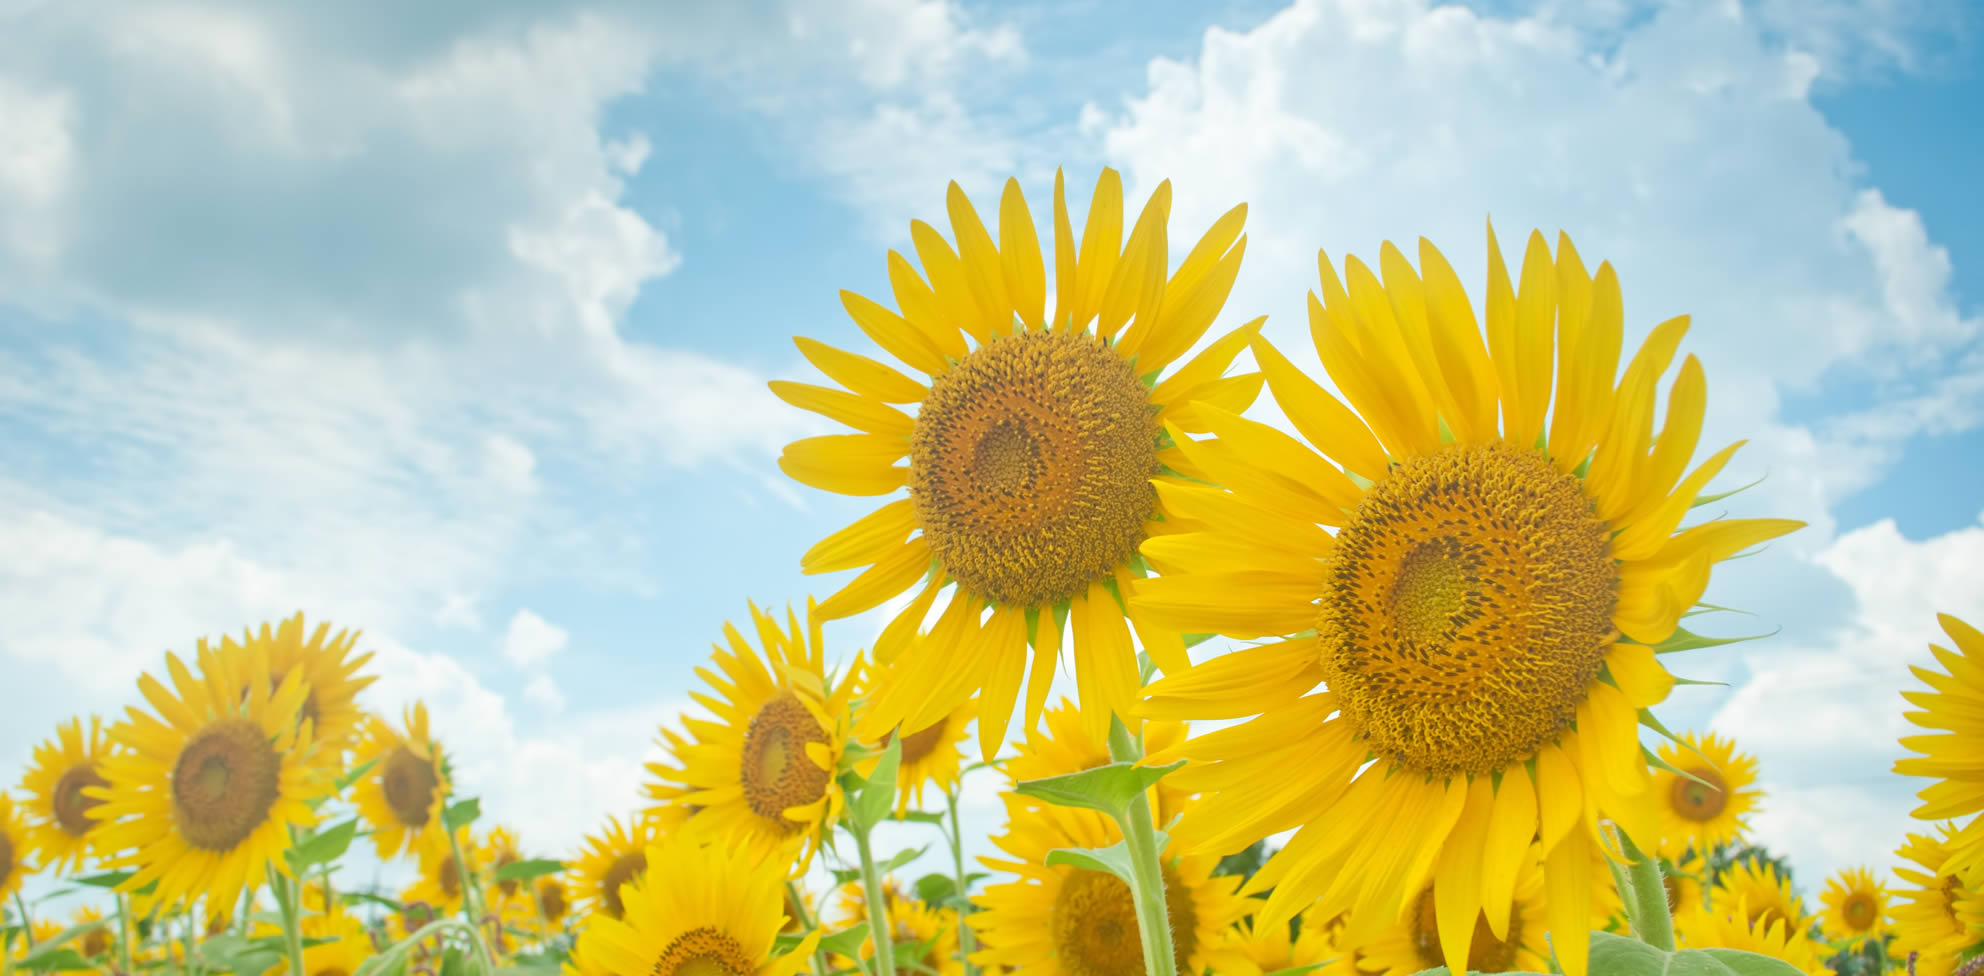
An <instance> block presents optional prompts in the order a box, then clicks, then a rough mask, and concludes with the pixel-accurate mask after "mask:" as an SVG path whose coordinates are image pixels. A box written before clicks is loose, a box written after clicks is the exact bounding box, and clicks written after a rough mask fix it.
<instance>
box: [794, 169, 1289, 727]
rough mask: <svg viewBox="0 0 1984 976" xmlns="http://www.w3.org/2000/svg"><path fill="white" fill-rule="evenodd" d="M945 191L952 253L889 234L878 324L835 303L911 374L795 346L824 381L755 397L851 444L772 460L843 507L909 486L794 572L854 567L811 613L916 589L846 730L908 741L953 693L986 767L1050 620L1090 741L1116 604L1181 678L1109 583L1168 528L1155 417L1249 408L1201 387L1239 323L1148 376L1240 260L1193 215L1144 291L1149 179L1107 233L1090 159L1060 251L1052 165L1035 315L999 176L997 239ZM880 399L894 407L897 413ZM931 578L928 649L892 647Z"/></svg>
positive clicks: (1049, 647)
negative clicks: (906, 248)
mask: <svg viewBox="0 0 1984 976" xmlns="http://www.w3.org/2000/svg"><path fill="white" fill-rule="evenodd" d="M946 199H947V209H948V211H949V214H950V219H951V227H952V230H953V232H954V236H955V238H956V241H957V247H956V249H955V250H954V249H953V248H952V245H951V243H950V242H947V241H946V240H945V239H944V236H943V234H941V233H940V232H939V231H937V230H935V229H934V228H932V227H930V226H929V225H928V224H925V223H923V222H922V221H915V222H912V223H911V224H910V231H911V235H910V236H911V237H912V238H913V239H914V241H915V244H916V253H917V256H918V258H919V259H920V260H921V262H922V265H923V273H922V274H921V275H919V274H918V273H917V271H916V269H915V268H913V267H911V266H910V263H909V262H908V261H907V260H905V259H904V258H903V257H902V256H901V255H899V254H896V253H895V252H890V254H889V262H888V263H889V282H890V285H891V286H892V287H893V289H894V293H895V299H896V304H897V306H898V308H899V309H900V312H899V313H898V312H897V311H892V310H890V309H888V308H884V307H883V306H881V305H879V304H876V303H875V302H872V301H869V300H868V299H866V298H863V297H861V296H859V295H855V294H853V293H852V292H845V291H844V292H842V293H841V303H842V304H843V305H844V306H845V307H846V309H847V312H848V314H849V315H850V316H851V317H852V318H853V319H854V322H855V324H856V325H858V326H860V328H861V330H862V331H863V332H865V333H867V335H868V336H869V338H871V339H873V340H874V341H875V343H876V344H877V345H879V346H881V347H882V348H883V349H884V350H886V351H887V352H888V353H889V354H890V355H892V356H894V357H895V358H896V359H898V360H900V361H902V362H903V363H905V364H907V365H908V366H910V367H911V368H912V369H914V370H916V371H918V372H921V373H923V374H925V375H927V376H928V377H929V379H928V380H927V381H926V380H924V379H921V378H912V377H910V376H908V375H905V374H903V373H901V372H898V371H897V370H896V369H895V368H894V367H892V366H888V365H885V364H883V363H880V362H876V361H875V360H872V359H868V358H865V357H862V356H858V355H855V354H852V353H848V352H843V351H841V350H839V349H836V348H834V347H832V346H828V345H824V344H822V343H819V342H815V341H813V340H811V339H804V338H801V339H796V340H795V341H796V342H797V343H798V345H799V349H800V352H801V353H803V354H804V355H805V356H806V357H807V359H809V360H811V361H812V363H813V364H814V365H815V366H817V367H819V369H820V371H821V372H822V373H824V374H826V375H827V376H828V377H829V378H830V379H832V380H833V381H835V382H836V383H837V384H839V385H840V386H841V387H844V389H837V388H833V387H824V386H811V385H807V384H803V383H791V382H785V381H775V382H773V383H772V384H771V388H772V392H773V393H775V394H777V395H778V396H779V397H780V398H781V399H783V400H785V401H786V402H787V403H791V404H793V405H794V406H798V407H802V408H804V409H807V410H812V411H814V412H816V413H819V414H822V415H824V416H826V417H827V418H828V419H831V420H835V421H838V422H840V423H843V424H846V425H847V426H849V427H851V428H853V429H854V430H856V431H859V433H855V434H838V435H828V436H825V437H813V438H808V439H806V440H801V441H796V442H794V443H792V444H789V445H787V446H786V448H785V453H784V456H783V457H781V458H780V459H779V467H780V468H782V469H784V471H785V472H786V473H787V474H789V475H791V476H792V477H793V478H794V479H796V480H798V481H801V482H803V483H805V484H808V485H811V486H813V487H815V488H819V489H822V490H825V491H831V492H837V493H839V494H844V495H855V496H867V497H873V496H883V495H893V494H894V493H895V492H896V491H897V490H898V489H903V488H907V489H908V497H906V498H898V499H896V500H894V501H891V502H889V503H887V504H885V505H883V506H882V507H880V508H878V509H876V510H875V511H874V512H872V513H871V514H869V515H867V516H864V517H863V518H861V519H860V520H859V521H856V522H855V523H854V524H852V525H850V526H848V527H847V528H845V529H842V530H841V531H839V532H836V533H834V534H833V535H830V536H828V537H827V538H826V539H824V540H822V541H821V542H820V543H819V544H817V545H815V546H814V547H813V548H812V549H811V550H810V551H808V552H807V553H806V555H805V557H804V558H803V559H802V560H801V561H800V568H801V569H802V570H804V571H805V572H807V573H828V572H835V571H839V570H845V569H854V568H857V567H866V568H865V569H864V570H863V572H862V573H861V574H860V575H859V576H857V577H855V579H854V580H853V581H851V582H850V583H848V584H847V586H846V587H844V588H843V589H842V590H841V591H840V592H839V593H836V594H834V595H833V596H832V597H830V598H829V599H828V600H827V601H826V602H825V603H822V604H821V605H820V612H821V613H823V614H824V615H826V616H827V617H829V618H839V617H845V616H848V615H850V614H855V613H860V612H862V611H864V610H868V609H870V608H872V607H876V606H879V605H881V604H882V603H883V602H884V601H886V600H888V599H890V598H891V597H894V596H896V595H897V594H900V593H903V592H905V591H910V590H912V589H915V590H916V593H917V595H916V597H915V598H914V599H912V600H911V601H910V602H909V603H908V605H907V606H906V607H905V608H904V609H903V610H901V611H900V612H899V613H897V614H896V616H895V617H894V620H893V622H891V623H890V624H889V625H888V627H887V628H886V629H885V630H884V632H883V634H882V636H881V637H880V638H878V639H877V641H876V648H875V657H876V661H877V663H878V664H879V665H882V666H884V668H885V670H884V673H883V674H882V675H881V678H880V682H879V688H878V690H877V692H876V695H875V698H874V700H873V702H872V703H871V706H870V708H869V710H868V712H867V713H866V714H865V715H864V717H863V719H862V724H861V726H860V727H859V729H858V733H859V735H860V737H861V738H862V739H863V740H864V741H872V740H873V739H875V738H878V737H880V735H881V734H882V733H883V732H886V731H888V730H889V729H892V728H894V727H895V726H896V725H897V723H901V724H902V726H903V731H904V732H905V733H910V734H913V733H915V732H918V731H921V730H922V729H924V728H925V727H927V726H929V725H930V724H932V723H933V722H935V721H937V720H938V719H939V718H941V717H943V716H945V715H949V714H951V713H952V712H954V711H956V710H957V708H958V707H959V706H961V705H963V704H964V703H965V701H966V700H967V699H969V698H970V697H971V696H972V694H973V693H974V692H976V693H977V694H978V696H979V712H978V741H979V748H980V751H981V753H982V755H983V756H984V757H985V758H987V759H990V758H991V757H992V755H993V754H994V753H996V752H997V751H998V749H999V745H1000V743H1001V742H1003V741H1004V739H1005V734H1006V729H1007V725H1008V722H1009V721H1010V719H1011V717H1012V713H1013V707H1014V705H1015V703H1016V702H1017V701H1018V698H1019V692H1020V684H1021V682H1022V679H1023V678H1024V676H1025V674H1026V669H1027V658H1028V653H1027V652H1028V647H1029V645H1031V647H1032V648H1033V655H1032V657H1033V662H1034V664H1033V681H1032V684H1031V685H1030V686H1029V687H1028V693H1027V704H1026V711H1025V713H1024V715H1025V717H1024V720H1023V722H1022V726H1023V727H1024V726H1030V725H1032V724H1033V721H1034V719H1035V718H1036V717H1037V716H1038V715H1039V713H1040V707H1041V704H1042V703H1043V702H1044V701H1045V699H1046V692H1047V687H1048V685H1049V683H1050V682H1051V681H1052V678H1053V671H1054V665H1055V661H1056V659H1057V657H1058V655H1059V652H1060V648H1061V640H1062V632H1063V629H1064V627H1067V626H1072V631H1073V633H1072V642H1073V647H1074V667H1075V673H1076V678H1077V680H1078V681H1079V682H1080V684H1081V689H1082V701H1083V703H1084V705H1085V706H1086V707H1085V708H1084V709H1083V714H1084V715H1085V716H1086V717H1087V719H1088V721H1090V722H1091V723H1093V724H1094V726H1095V730H1096V734H1097V735H1098V736H1099V735H1101V734H1102V733H1103V731H1105V730H1107V728H1108V727H1109V716H1110V714H1111V713H1112V712H1114V713H1118V714H1122V713H1124V712H1126V711H1127V709H1128V708H1129V706H1130V704H1131V702H1133V701H1134V700H1135V696H1136V689H1137V685H1138V676H1137V657H1136V651H1135V649H1134V647H1133V645H1132V644H1131V640H1130V633H1131V629H1132V627H1131V626H1126V625H1125V622H1124V621H1125V616H1126V614H1127V616H1128V617H1129V621H1130V624H1131V625H1132V626H1134V628H1135V630H1136V632H1137V634H1138V635H1139V636H1140V637H1141V638H1142V639H1143V643H1144V645H1145V647H1146V649H1147V650H1148V651H1149V652H1150V654H1151V656H1152V657H1153V658H1154V659H1155V660H1156V662H1157V664H1158V666H1159V667H1164V668H1171V667H1183V666H1184V664H1185V647H1184V644H1183V643H1182V642H1181V641H1180V639H1179V637H1178V635H1177V634H1174V633H1170V632H1167V631H1165V630H1163V629H1162V628H1153V627H1150V626H1148V625H1146V624H1145V622H1144V621H1143V619H1142V617H1141V615H1140V614H1138V613H1137V612H1136V611H1135V610H1134V608H1131V609H1129V610H1127V611H1126V610H1125V608H1124V606H1123V604H1122V599H1121V598H1122V596H1123V592H1122V587H1123V586H1124V585H1125V584H1126V583H1127V582H1128V580H1130V579H1131V578H1133V577H1134V576H1136V575H1138V574H1140V573H1142V572H1143V564H1142V562H1141V561H1140V560H1139V558H1138V556H1137V547H1138V545H1139V543H1141V542H1142V541H1143V540H1144V539H1145V537H1147V536H1149V535H1151V534H1153V533H1155V532H1158V531H1161V527H1162V521H1161V520H1162V519H1165V518H1169V517H1171V514H1170V513H1167V510H1166V508H1165V505H1164V503H1163V502H1162V500H1161V499H1160V498H1159V497H1158V496H1157V495H1156V494H1155V493H1154V492H1153V491H1152V489H1151V478H1152V477H1153V476H1154V475H1158V474H1160V473H1162V472H1164V471H1165V469H1166V467H1167V466H1170V467H1173V468H1183V467H1184V466H1185V464H1186V462H1185V460H1184V459H1183V458H1182V457H1181V456H1180V455H1179V454H1178V452H1177V450H1176V449H1175V448H1174V447H1172V445H1171V444H1170V443H1169V442H1168V440H1167V438H1166V436H1165V434H1164V432H1163V430H1162V428H1161V426H1160V425H1161V424H1162V423H1163V422H1164V421H1166V420H1169V419H1172V418H1173V415H1174V414H1173V412H1174V411H1175V410H1176V408H1178V407H1180V406H1182V405H1184V404H1185V403H1187V402H1189V401H1191V400H1195V399H1197V400H1210V401H1213V402H1217V403H1219V404H1221V405H1223V406H1225V407H1227V408H1228V409H1232V410H1243V409H1245V408H1246V407H1247V406H1248V405H1250V404H1251V403H1252V402H1253V399H1254V397H1255V395H1256V394H1257V393H1258V392H1259V390H1260V377H1259V375H1258V374H1252V375H1249V376H1244V377H1228V378H1222V374H1223V373H1224V372H1225V371H1226V368H1227V366H1228V365H1229V364H1230V363H1231V362H1232V361H1233V357H1234V356H1235V355H1236V354H1237V353H1238V352H1239V351H1240V350H1241V348H1243V347H1244V346H1245V345H1246V342H1247V337H1248V336H1250V335H1252V334H1254V333H1255V332H1257V331H1258V330H1259V328H1260V323H1259V322H1258V321H1256V322H1255V323H1252V324H1250V325H1248V326H1247V327H1245V328H1243V329H1241V330H1239V331H1236V332H1234V333H1233V334H1231V335H1229V336H1227V337H1226V338H1225V339H1223V340H1221V341H1218V342H1215V343H1213V344H1212V345H1210V346H1209V347H1208V348H1207V349H1206V350H1205V351H1203V352H1201V353H1200V354H1199V355H1198V356H1197V357H1195V358H1193V359H1192V360H1191V361H1190V362H1188V363H1187V364H1186V365H1184V366H1183V367H1181V368H1179V369H1176V370H1171V371H1170V372H1169V373H1168V375H1167V372H1166V371H1167V368H1168V367H1170V366H1171V365H1172V364H1173V363H1174V362H1176V361H1177V360H1178V359H1179V358H1180V357H1182V356H1183V355H1184V354H1185V353H1186V352H1187V351H1188V350H1190V349H1191V348H1192V347H1193V346H1194V345H1196V344H1197V343H1198V341H1199V339H1200V338H1201V337H1203V336H1204V335H1205V334H1206V331H1207V329H1209V328H1210V327H1211V325H1212V322H1213V319H1214V318H1215V317H1217V316H1218V314H1219V311H1220V309H1221V307H1222V306H1223V305H1224V304H1225V302H1226V297H1227V293H1228V292H1229V291H1230V290H1231V289H1232V287H1233V279H1234V276H1235V274H1237V273H1238V271H1239V268H1240V261H1241V256H1242V255H1243V254H1244V253H1245V251H1246V239H1245V238H1244V237H1242V236H1241V234H1240V229H1241V225H1242V224H1243V223H1245V221H1246V207H1245V206H1244V205H1243V206H1239V207H1235V208H1234V209H1233V210H1231V211H1229V212H1228V213H1227V214H1226V215H1225V216H1223V217H1221V218H1220V219H1219V220H1218V221H1217V222H1215V223H1214V224H1213V226H1212V228H1211V229H1210V230H1208V231H1207V232H1206V234H1205V236H1204V237H1203V238H1201V239H1200V240H1199V242H1198V245H1197V246H1196V247H1194V248H1193V249H1192V252H1191V253H1190V254H1189V255H1187V256H1186V257H1185V259H1184V261H1183V262H1182V263H1180V264H1179V266H1178V269H1177V271H1176V272H1174V273H1172V274H1170V275H1169V277H1168V278H1167V276H1166V268H1167V267H1168V264H1169V253H1170V252H1169V250H1168V245H1167V243H1166V242H1167V236H1166V235H1167V233H1168V232H1167V230H1166V225H1167V223H1168V221H1169V219H1170V213H1171V184H1170V182H1169V181H1166V182H1164V183H1160V184H1159V185H1158V187H1157V189H1156V191H1155V192H1154V193H1153V194H1152V195H1151V198H1150V201H1149V203H1147V204H1146V205H1145V207H1144V209H1143V211H1142V213H1141V214H1140V215H1139V216H1138V218H1137V221H1136V224H1135V226H1134V227H1133V228H1132V229H1131V231H1130V234H1129V238H1128V240H1127V241H1125V240H1124V237H1123V187H1122V180H1121V178H1120V177H1119V176H1118V175H1117V173H1116V171H1115V170H1109V169H1105V170H1103V171H1102V176H1101V179H1100V180H1098V181H1097V183H1096V189H1095V194H1094V197H1093V199H1092V200H1091V201H1090V203H1089V208H1088V215H1087V217H1086V227H1085V228H1084V229H1083V231H1082V236H1081V244H1080V248H1079V250H1077V247H1076V243H1075V235H1074V229H1073V224H1072V223H1071V221H1070V219H1069V216H1068V206H1067V199H1066V192H1065V187H1064V185H1063V182H1062V178H1061V174H1060V173H1058V172H1057V173H1056V174H1055V177H1054V218H1053V219H1054V269H1055V276H1056V277H1055V281H1056V287H1055V294H1056V296H1057V297H1056V303H1055V308H1054V310H1053V313H1052V316H1051V318H1050V317H1049V315H1048V312H1047V308H1046V297H1047V278H1046V272H1045V265H1044V263H1043V260H1042V255H1041V248H1040V239H1039V237H1038V236H1037V234H1036V232H1035V229H1034V223H1033V217H1032V216H1031V214H1030V212H1029V210H1028V208H1027V204H1026V200H1025V198H1024V196H1023V195H1022V194H1021V193H1020V188H1019V182H1018V181H1017V180H1008V181H1007V182H1006V186H1005V191H1004V195H1003V197H1002V198H1001V200H1000V206H999V227H998V231H999V239H998V242H997V243H996V244H995V243H994V241H993V238H992V236H991V235H990V234H989V233H988V232H987V230H986V227H985V225H984V223H983V222H982V221H981V220H980V219H979V215H978V212H977V211H976V210H974V209H973V207H972V204H971V201H970V200H969V199H967V198H966V196H965V194H964V191H963V190H962V189H961V188H959V186H958V185H957V184H956V183H952V184H951V185H950V191H949V195H948V197H947V198H946ZM926 278H927V280H928V283H927V284H926V283H925V281H926ZM1126 326H1127V328H1126ZM967 337H969V341H967ZM892 404H915V405H916V406H915V408H914V416H912V415H911V414H910V413H907V412H905V411H904V410H901V409H898V408H897V407H895V406H892ZM904 460H907V461H908V464H907V466H904V465H902V464H899V463H898V462H901V461H904ZM952 583H956V584H957V589H956V590H955V591H954V594H953V596H952V598H951V599H950V604H949V606H948V607H947V608H946V609H945V611H944V613H943V616H942V618H941V619H940V620H939V621H938V622H937V624H936V625H935V631H934V635H935V637H936V639H935V640H934V641H933V642H932V643H931V644H930V645H928V646H929V647H931V648H932V650H928V651H925V650H920V649H919V650H918V651H917V652H916V653H904V654H898V653H897V648H898V647H900V646H904V645H906V644H907V643H908V642H909V639H910V638H911V637H912V636H913V635H914V634H915V632H916V629H917V627H918V626H919V624H920V622H921V621H922V620H923V618H924V615H925V614H926V613H928V612H929V610H930V608H931V606H932V605H933V603H934V601H935V599H936V597H937V594H938V591H939V590H941V589H943V588H945V587H947V586H949V585H950V584H952ZM919 587H920V589H919ZM988 608H989V609H990V610H991V617H990V619H989V620H986V621H983V622H981V617H982V616H983V615H984V613H985V611H986V610H987V609H988Z"/></svg>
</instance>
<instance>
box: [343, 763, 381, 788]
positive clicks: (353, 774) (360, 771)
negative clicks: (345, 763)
mask: <svg viewBox="0 0 1984 976" xmlns="http://www.w3.org/2000/svg"><path fill="white" fill-rule="evenodd" d="M381 758H382V757H380V756H373V757H372V758H370V759H367V760H365V761H364V762H362V763H359V764H358V765H356V766H353V767H351V769H349V770H347V771H346V772H345V774H344V775H343V776H340V777H338V780H337V791H336V792H338V793H343V792H344V791H346V790H348V789H351V784H353V783H356V782H358V781H359V780H361V779H364V778H365V774H366V773H369V772H371V771H372V767H374V766H377V765H379V760H380V759H381Z"/></svg>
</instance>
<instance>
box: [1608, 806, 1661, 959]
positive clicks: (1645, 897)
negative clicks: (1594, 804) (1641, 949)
mask: <svg viewBox="0 0 1984 976" xmlns="http://www.w3.org/2000/svg"><path fill="white" fill-rule="evenodd" d="M1614 833H1615V835H1616V836H1617V837H1618V838H1619V850H1620V852H1621V853H1623V854H1625V855H1626V856H1627V857H1628V858H1631V859H1632V863H1631V864H1628V865H1627V866H1626V876H1627V877H1628V878H1630V879H1631V881H1632V888H1633V890H1632V892H1631V893H1630V894H1628V895H1627V897H1626V918H1627V919H1628V920H1629V921H1631V922H1632V926H1633V934H1634V935H1637V936H1639V938H1640V941H1641V942H1644V943H1646V944H1647V945H1650V946H1652V947H1654V948H1655V949H1660V950H1663V951H1666V952H1673V951H1674V913H1673V910H1672V909H1670V908H1668V907H1667V885H1666V884H1665V883H1663V882H1662V881H1661V879H1660V859H1659V858H1657V857H1654V856H1652V855H1649V854H1645V853H1643V852H1641V851H1640V849H1639V848H1638V847H1637V846H1635V845H1634V844H1633V839H1632V838H1631V837H1628V836H1626V832H1625V831H1623V830H1619V831H1615V832H1614ZM1622 894H1625V893H1624V892H1622Z"/></svg>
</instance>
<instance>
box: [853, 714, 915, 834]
mask: <svg viewBox="0 0 1984 976" xmlns="http://www.w3.org/2000/svg"><path fill="white" fill-rule="evenodd" d="M901 763H902V737H901V736H895V735H892V736H890V737H889V745H888V748H886V749H883V750H882V761H881V762H878V763H876V764H875V771H874V772H872V773H869V774H868V781H867V782H866V783H863V784H862V786H861V790H860V791H859V792H858V793H856V794H855V796H854V800H853V802H851V803H849V804H848V805H847V812H848V819H850V820H852V821H853V822H854V823H853V827H854V829H855V830H858V831H862V832H866V831H867V830H868V829H869V828H871V827H873V826H875V825H876V824H878V823H881V822H882V821H884V820H886V819H888V816H889V814H890V813H892V812H894V811H895V808H896V767H897V766H899V765H900V764H901Z"/></svg>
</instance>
